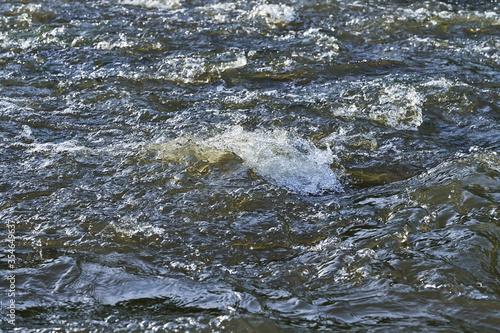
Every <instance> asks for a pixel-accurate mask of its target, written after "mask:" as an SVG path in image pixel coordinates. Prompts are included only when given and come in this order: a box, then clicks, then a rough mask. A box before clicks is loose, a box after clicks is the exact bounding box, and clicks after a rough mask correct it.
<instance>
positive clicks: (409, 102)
mask: <svg viewBox="0 0 500 333" xmlns="http://www.w3.org/2000/svg"><path fill="white" fill-rule="evenodd" d="M422 102H423V101H422V98H421V97H420V95H419V94H418V93H417V91H416V90H415V88H413V87H411V86H406V85H401V84H396V85H391V86H388V87H384V89H383V91H382V92H381V93H380V96H379V103H380V104H379V105H372V106H371V107H370V114H369V117H370V118H371V119H373V120H375V121H378V122H380V123H383V124H385V125H388V126H391V127H394V128H398V129H410V130H416V129H417V128H418V127H419V126H420V125H421V124H422V122H423V119H422Z"/></svg>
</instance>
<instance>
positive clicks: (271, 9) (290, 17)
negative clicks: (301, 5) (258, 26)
mask: <svg viewBox="0 0 500 333" xmlns="http://www.w3.org/2000/svg"><path fill="white" fill-rule="evenodd" d="M250 18H261V19H264V21H265V22H266V23H267V24H269V25H270V26H275V25H279V24H289V23H291V22H293V21H294V20H296V19H297V15H296V14H295V10H294V9H293V8H292V7H290V6H287V5H283V4H280V5H275V4H261V5H257V6H255V7H254V8H253V9H252V11H251V12H250Z"/></svg>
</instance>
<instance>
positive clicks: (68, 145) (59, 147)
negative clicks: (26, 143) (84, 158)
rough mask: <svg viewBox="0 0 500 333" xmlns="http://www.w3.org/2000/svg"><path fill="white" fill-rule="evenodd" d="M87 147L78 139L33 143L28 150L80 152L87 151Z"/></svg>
mask: <svg viewBox="0 0 500 333" xmlns="http://www.w3.org/2000/svg"><path fill="white" fill-rule="evenodd" d="M86 149H87V148H86V147H84V146H82V145H81V144H79V143H78V141H76V140H68V141H63V142H59V143H53V142H47V143H33V144H32V148H31V149H29V150H28V151H27V152H28V153H30V154H33V153H64V152H68V153H79V152H83V151H85V150H86Z"/></svg>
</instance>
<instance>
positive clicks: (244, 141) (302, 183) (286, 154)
mask: <svg viewBox="0 0 500 333" xmlns="http://www.w3.org/2000/svg"><path fill="white" fill-rule="evenodd" d="M161 149H162V153H161V156H162V158H163V159H167V160H180V159H182V158H183V156H185V155H193V156H195V157H197V158H198V159H203V160H206V161H209V162H210V163H216V162H217V161H218V160H220V159H221V158H222V157H223V156H224V155H227V153H232V154H234V155H236V156H238V157H239V158H241V160H242V162H243V163H244V164H245V165H246V166H247V167H249V168H250V169H252V170H253V171H255V172H256V173H257V174H259V175H260V176H261V177H263V178H264V179H266V180H269V181H271V182H272V183H275V184H276V185H278V186H280V187H284V188H287V189H288V190H290V191H292V192H295V193H300V194H321V193H323V192H328V191H333V192H342V191H343V187H342V184H341V183H340V181H339V179H338V177H337V174H336V172H334V171H333V170H332V169H331V168H330V165H331V164H332V163H333V162H334V157H333V154H332V152H331V150H330V149H329V148H328V149H327V150H321V149H319V148H316V147H315V146H314V145H313V144H312V143H311V142H310V141H308V140H305V139H302V138H300V137H298V136H297V135H295V134H292V133H290V132H288V131H285V130H282V129H274V130H256V131H253V132H251V131H246V130H244V129H243V128H242V127H241V126H234V127H232V128H230V129H228V130H227V131H225V132H224V133H222V134H220V135H217V136H214V137H211V138H208V139H205V140H203V139H200V138H190V139H186V138H179V139H177V140H175V142H170V143H168V144H166V145H163V146H162V148H161Z"/></svg>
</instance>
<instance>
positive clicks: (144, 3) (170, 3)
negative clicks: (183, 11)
mask: <svg viewBox="0 0 500 333" xmlns="http://www.w3.org/2000/svg"><path fill="white" fill-rule="evenodd" d="M121 3H122V4H124V5H133V6H141V7H145V8H148V9H177V8H180V7H182V4H181V2H180V1H179V0H123V1H122V2H121Z"/></svg>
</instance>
